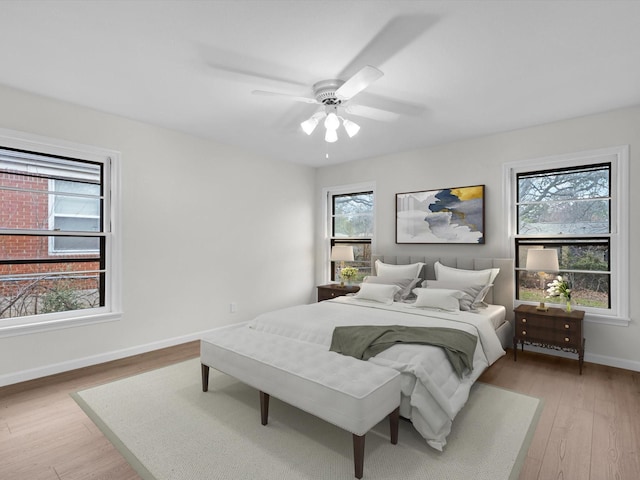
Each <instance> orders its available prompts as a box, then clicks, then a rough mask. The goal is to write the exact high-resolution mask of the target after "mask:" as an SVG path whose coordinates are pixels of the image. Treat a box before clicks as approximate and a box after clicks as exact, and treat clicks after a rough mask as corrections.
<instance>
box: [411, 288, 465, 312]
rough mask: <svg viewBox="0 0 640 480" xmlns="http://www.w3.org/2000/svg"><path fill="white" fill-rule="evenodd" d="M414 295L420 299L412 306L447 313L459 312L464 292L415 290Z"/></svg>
mask: <svg viewBox="0 0 640 480" xmlns="http://www.w3.org/2000/svg"><path fill="white" fill-rule="evenodd" d="M413 293H415V294H416V296H417V297H418V298H417V299H416V301H415V303H413V304H412V305H413V306H414V307H419V308H435V309H438V310H445V311H447V312H459V311H460V303H459V300H460V299H461V298H462V297H463V296H464V292H461V291H459V290H448V289H444V288H414V289H413Z"/></svg>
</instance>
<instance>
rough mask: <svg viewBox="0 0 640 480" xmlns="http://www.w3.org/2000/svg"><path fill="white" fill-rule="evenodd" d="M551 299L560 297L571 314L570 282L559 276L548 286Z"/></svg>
mask: <svg viewBox="0 0 640 480" xmlns="http://www.w3.org/2000/svg"><path fill="white" fill-rule="evenodd" d="M547 287H549V288H547V293H548V294H549V295H548V296H549V297H560V298H563V299H564V300H565V302H566V307H565V310H566V311H567V312H571V288H570V285H569V282H568V281H567V280H565V279H564V278H562V276H560V275H558V276H557V277H556V278H555V279H554V280H553V282H551V283H548V284H547Z"/></svg>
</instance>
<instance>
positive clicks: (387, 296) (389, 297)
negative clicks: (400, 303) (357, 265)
mask: <svg viewBox="0 0 640 480" xmlns="http://www.w3.org/2000/svg"><path fill="white" fill-rule="evenodd" d="M399 290H400V287H398V286H396V285H382V284H376V283H361V284H360V291H358V293H356V294H355V295H354V296H353V297H354V298H357V299H359V300H371V301H373V302H380V303H384V304H385V305H391V304H392V303H393V298H394V297H395V295H396V293H398V291H399Z"/></svg>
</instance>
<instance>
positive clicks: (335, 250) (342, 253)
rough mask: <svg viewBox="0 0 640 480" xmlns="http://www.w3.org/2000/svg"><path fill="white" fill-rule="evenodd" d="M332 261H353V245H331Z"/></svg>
mask: <svg viewBox="0 0 640 480" xmlns="http://www.w3.org/2000/svg"><path fill="white" fill-rule="evenodd" d="M331 261H332V262H353V247H351V246H347V245H334V246H333V247H331Z"/></svg>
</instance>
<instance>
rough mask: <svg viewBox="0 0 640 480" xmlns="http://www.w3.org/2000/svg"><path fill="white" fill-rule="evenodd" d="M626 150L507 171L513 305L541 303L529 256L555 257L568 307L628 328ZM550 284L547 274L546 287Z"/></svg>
mask: <svg viewBox="0 0 640 480" xmlns="http://www.w3.org/2000/svg"><path fill="white" fill-rule="evenodd" d="M627 152H628V149H627V148H625V147H619V148H614V149H604V150H598V151H594V152H585V153H580V154H574V155H566V156H562V157H553V158H547V159H539V160H528V161H526V162H515V163H511V164H507V166H506V170H507V172H506V178H508V179H509V181H508V190H509V192H510V195H509V197H510V198H511V203H512V208H511V209H510V215H511V217H510V222H509V224H510V225H511V230H512V231H511V233H512V238H513V242H512V248H513V254H514V257H515V264H516V300H520V301H522V302H528V301H530V302H539V301H540V300H544V301H545V302H546V303H561V301H562V300H561V299H560V298H554V297H551V298H545V296H546V291H543V289H542V288H541V286H540V279H539V277H538V275H537V272H530V271H527V270H526V258H527V251H528V250H529V249H531V248H547V249H549V248H552V249H555V250H556V251H557V254H558V261H559V265H560V272H559V273H560V275H562V276H563V277H564V278H565V279H566V280H568V281H569V283H570V286H571V289H572V292H571V300H572V302H573V303H574V304H575V305H576V306H577V307H578V308H581V309H583V310H585V311H586V312H587V313H588V314H590V318H591V319H592V320H593V319H596V320H598V319H599V320H602V321H606V322H610V323H616V324H620V323H628V318H627V316H628V266H626V265H627V264H628V262H627V259H628V240H627V235H628V233H627V232H628V207H627V205H628V189H627V187H626V182H627V181H628V180H627V179H628V175H626V174H625V172H626V171H627V169H628V153H627ZM552 279H553V274H549V275H548V277H547V278H546V283H548V282H550V281H551V280H552Z"/></svg>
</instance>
